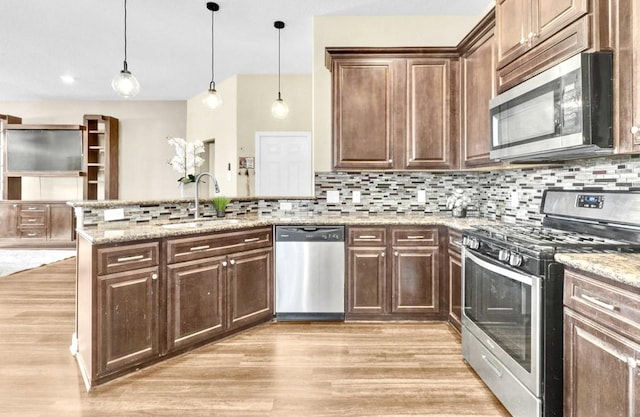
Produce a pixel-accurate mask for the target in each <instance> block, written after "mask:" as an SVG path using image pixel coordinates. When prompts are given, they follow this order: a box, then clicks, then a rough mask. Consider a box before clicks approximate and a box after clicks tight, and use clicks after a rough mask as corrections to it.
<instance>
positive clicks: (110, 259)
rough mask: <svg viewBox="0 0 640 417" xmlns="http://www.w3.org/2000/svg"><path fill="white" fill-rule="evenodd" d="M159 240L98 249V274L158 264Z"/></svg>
mask: <svg viewBox="0 0 640 417" xmlns="http://www.w3.org/2000/svg"><path fill="white" fill-rule="evenodd" d="M159 253H160V245H159V243H158V242H148V243H140V244H137V245H126V246H112V247H104V248H99V249H98V275H106V274H113V273H114V272H123V271H131V270H134V269H139V268H148V267H152V266H156V265H158V255H159Z"/></svg>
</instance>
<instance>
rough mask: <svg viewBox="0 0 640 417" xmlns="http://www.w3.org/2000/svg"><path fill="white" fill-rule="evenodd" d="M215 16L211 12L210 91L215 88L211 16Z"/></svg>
mask: <svg viewBox="0 0 640 417" xmlns="http://www.w3.org/2000/svg"><path fill="white" fill-rule="evenodd" d="M214 14H215V12H214V11H213V10H212V11H211V83H209V88H210V89H215V88H216V83H215V82H214V81H213V80H214V79H215V77H214V72H213V71H214V68H215V67H214V63H215V61H214V53H213V51H214V47H213V45H214V35H213V15H214Z"/></svg>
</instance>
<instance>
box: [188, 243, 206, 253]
mask: <svg viewBox="0 0 640 417" xmlns="http://www.w3.org/2000/svg"><path fill="white" fill-rule="evenodd" d="M205 249H209V245H202V246H194V247H192V248H191V249H189V250H190V251H191V252H196V251H199V250H205Z"/></svg>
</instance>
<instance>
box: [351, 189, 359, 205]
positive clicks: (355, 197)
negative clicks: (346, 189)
mask: <svg viewBox="0 0 640 417" xmlns="http://www.w3.org/2000/svg"><path fill="white" fill-rule="evenodd" d="M351 199H352V200H353V202H354V203H356V204H357V203H359V202H360V191H352V192H351Z"/></svg>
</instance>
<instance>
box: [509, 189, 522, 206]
mask: <svg viewBox="0 0 640 417" xmlns="http://www.w3.org/2000/svg"><path fill="white" fill-rule="evenodd" d="M519 205H520V194H519V193H518V191H511V207H513V208H515V207H518V206H519Z"/></svg>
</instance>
